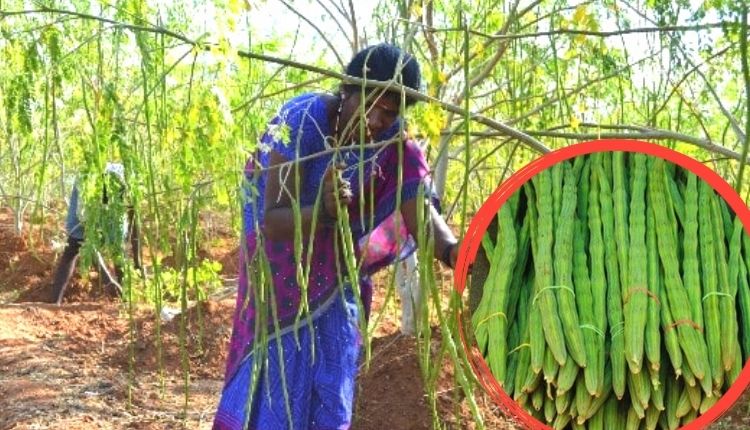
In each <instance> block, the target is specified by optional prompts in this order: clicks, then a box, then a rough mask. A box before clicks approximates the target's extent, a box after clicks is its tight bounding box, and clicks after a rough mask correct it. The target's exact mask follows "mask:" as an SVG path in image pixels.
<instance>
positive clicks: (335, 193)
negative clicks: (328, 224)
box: [322, 165, 354, 219]
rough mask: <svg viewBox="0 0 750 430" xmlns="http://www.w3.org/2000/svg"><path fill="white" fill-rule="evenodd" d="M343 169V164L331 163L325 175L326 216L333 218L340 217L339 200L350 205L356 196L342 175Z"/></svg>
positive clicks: (324, 206)
mask: <svg viewBox="0 0 750 430" xmlns="http://www.w3.org/2000/svg"><path fill="white" fill-rule="evenodd" d="M341 169H342V166H341V165H339V166H335V165H331V166H329V167H328V170H326V172H325V174H324V175H323V196H322V197H323V210H324V211H325V214H324V216H325V217H328V218H331V219H338V217H339V212H338V208H339V206H338V204H337V203H336V202H337V200H338V202H340V203H341V205H342V206H348V205H349V204H350V203H351V202H352V199H353V198H354V194H353V193H352V188H351V184H349V181H347V180H345V179H344V178H343V177H342V176H341Z"/></svg>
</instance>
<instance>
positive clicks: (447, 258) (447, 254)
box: [440, 243, 456, 269]
mask: <svg viewBox="0 0 750 430" xmlns="http://www.w3.org/2000/svg"><path fill="white" fill-rule="evenodd" d="M455 246H456V244H455V243H451V244H450V245H448V246H446V247H445V248H443V255H442V256H441V258H440V261H442V262H443V264H445V265H446V266H448V267H450V268H451V269H453V264H451V252H453V248H454V247H455Z"/></svg>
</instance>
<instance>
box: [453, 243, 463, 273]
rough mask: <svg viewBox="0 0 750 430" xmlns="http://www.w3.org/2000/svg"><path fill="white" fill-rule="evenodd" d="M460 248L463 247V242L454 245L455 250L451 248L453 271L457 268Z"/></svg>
mask: <svg viewBox="0 0 750 430" xmlns="http://www.w3.org/2000/svg"><path fill="white" fill-rule="evenodd" d="M460 247H461V242H458V243H456V244H455V245H453V248H451V256H450V261H451V267H452V268H453V269H455V268H456V261H457V260H458V249H459V248H460Z"/></svg>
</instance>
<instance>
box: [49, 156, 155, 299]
mask: <svg viewBox="0 0 750 430" xmlns="http://www.w3.org/2000/svg"><path fill="white" fill-rule="evenodd" d="M126 192H127V186H126V183H125V171H124V167H123V166H122V164H119V163H107V165H106V168H105V171H104V182H103V186H102V192H101V205H98V206H99V208H100V209H101V210H100V211H99V212H98V213H97V214H95V216H97V217H98V221H99V223H98V224H100V225H103V227H104V228H103V229H98V230H103V231H98V232H97V234H99V235H100V237H101V240H102V242H104V243H105V244H107V245H109V247H114V248H119V249H117V251H118V253H119V254H120V255H125V242H126V241H128V240H129V241H130V244H131V252H132V256H133V264H134V266H135V268H136V269H140V268H141V264H140V252H139V251H140V241H139V236H138V228H137V225H136V224H135V223H134V212H133V207H132V206H130V205H127V203H126ZM83 203H84V202H83V201H82V195H81V190H80V189H79V182H78V181H76V183H75V184H74V185H73V191H72V192H71V194H70V203H69V205H68V214H67V217H66V220H65V230H66V233H67V244H66V246H65V250H64V251H63V253H62V255H61V256H60V260H59V261H58V263H57V269H56V270H55V275H54V278H53V281H52V292H51V301H52V302H53V303H56V304H58V305H59V304H61V303H62V300H63V297H64V296H65V290H66V289H67V288H68V285H69V284H70V280H71V278H72V277H73V273H74V272H75V268H76V262H77V261H78V256H79V254H80V251H81V247H82V246H83V243H84V239H85V237H86V234H85V233H86V231H85V229H84V222H85V216H84V212H85V211H84V207H85V205H84V204H83ZM94 254H95V257H94V261H95V265H96V266H97V269H98V271H99V276H100V279H101V280H102V281H103V285H104V290H105V292H106V293H107V294H108V295H110V296H113V297H119V296H121V294H122V287H121V286H120V282H121V280H122V275H123V267H122V262H121V261H120V260H119V259H118V258H117V257H115V259H114V263H115V264H114V267H115V273H114V274H112V273H111V272H110V270H109V269H108V268H107V264H106V263H105V261H104V258H103V257H102V254H101V253H100V252H99V250H95V251H94Z"/></svg>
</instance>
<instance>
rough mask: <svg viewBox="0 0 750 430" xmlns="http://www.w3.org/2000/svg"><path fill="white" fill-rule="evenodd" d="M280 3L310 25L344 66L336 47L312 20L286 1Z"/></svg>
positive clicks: (282, 0)
mask: <svg viewBox="0 0 750 430" xmlns="http://www.w3.org/2000/svg"><path fill="white" fill-rule="evenodd" d="M279 1H280V2H281V4H283V5H284V6H285V7H286V8H287V9H289V10H290V11H292V12H293V13H294V14H295V15H297V16H298V17H299V18H300V19H301V20H303V21H305V22H306V23H307V24H308V25H309V26H310V27H312V28H313V29H314V30H315V31H316V32H317V33H318V34H319V35H320V37H321V38H322V39H323V41H324V42H325V43H326V45H328V47H329V48H330V49H331V51H333V55H335V56H336V61H338V62H339V64H340V65H341V67H344V61H343V60H342V59H341V56H339V53H338V51H337V50H336V47H335V46H333V43H331V41H330V40H328V36H326V34H325V33H324V32H323V30H321V29H320V28H319V27H318V26H317V25H315V23H314V22H312V21H311V20H310V19H309V18H307V17H306V16H305V15H304V14H303V13H302V12H300V11H298V10H297V9H295V8H294V7H293V6H292V5H290V4H289V3H287V2H286V1H285V0H279Z"/></svg>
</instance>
